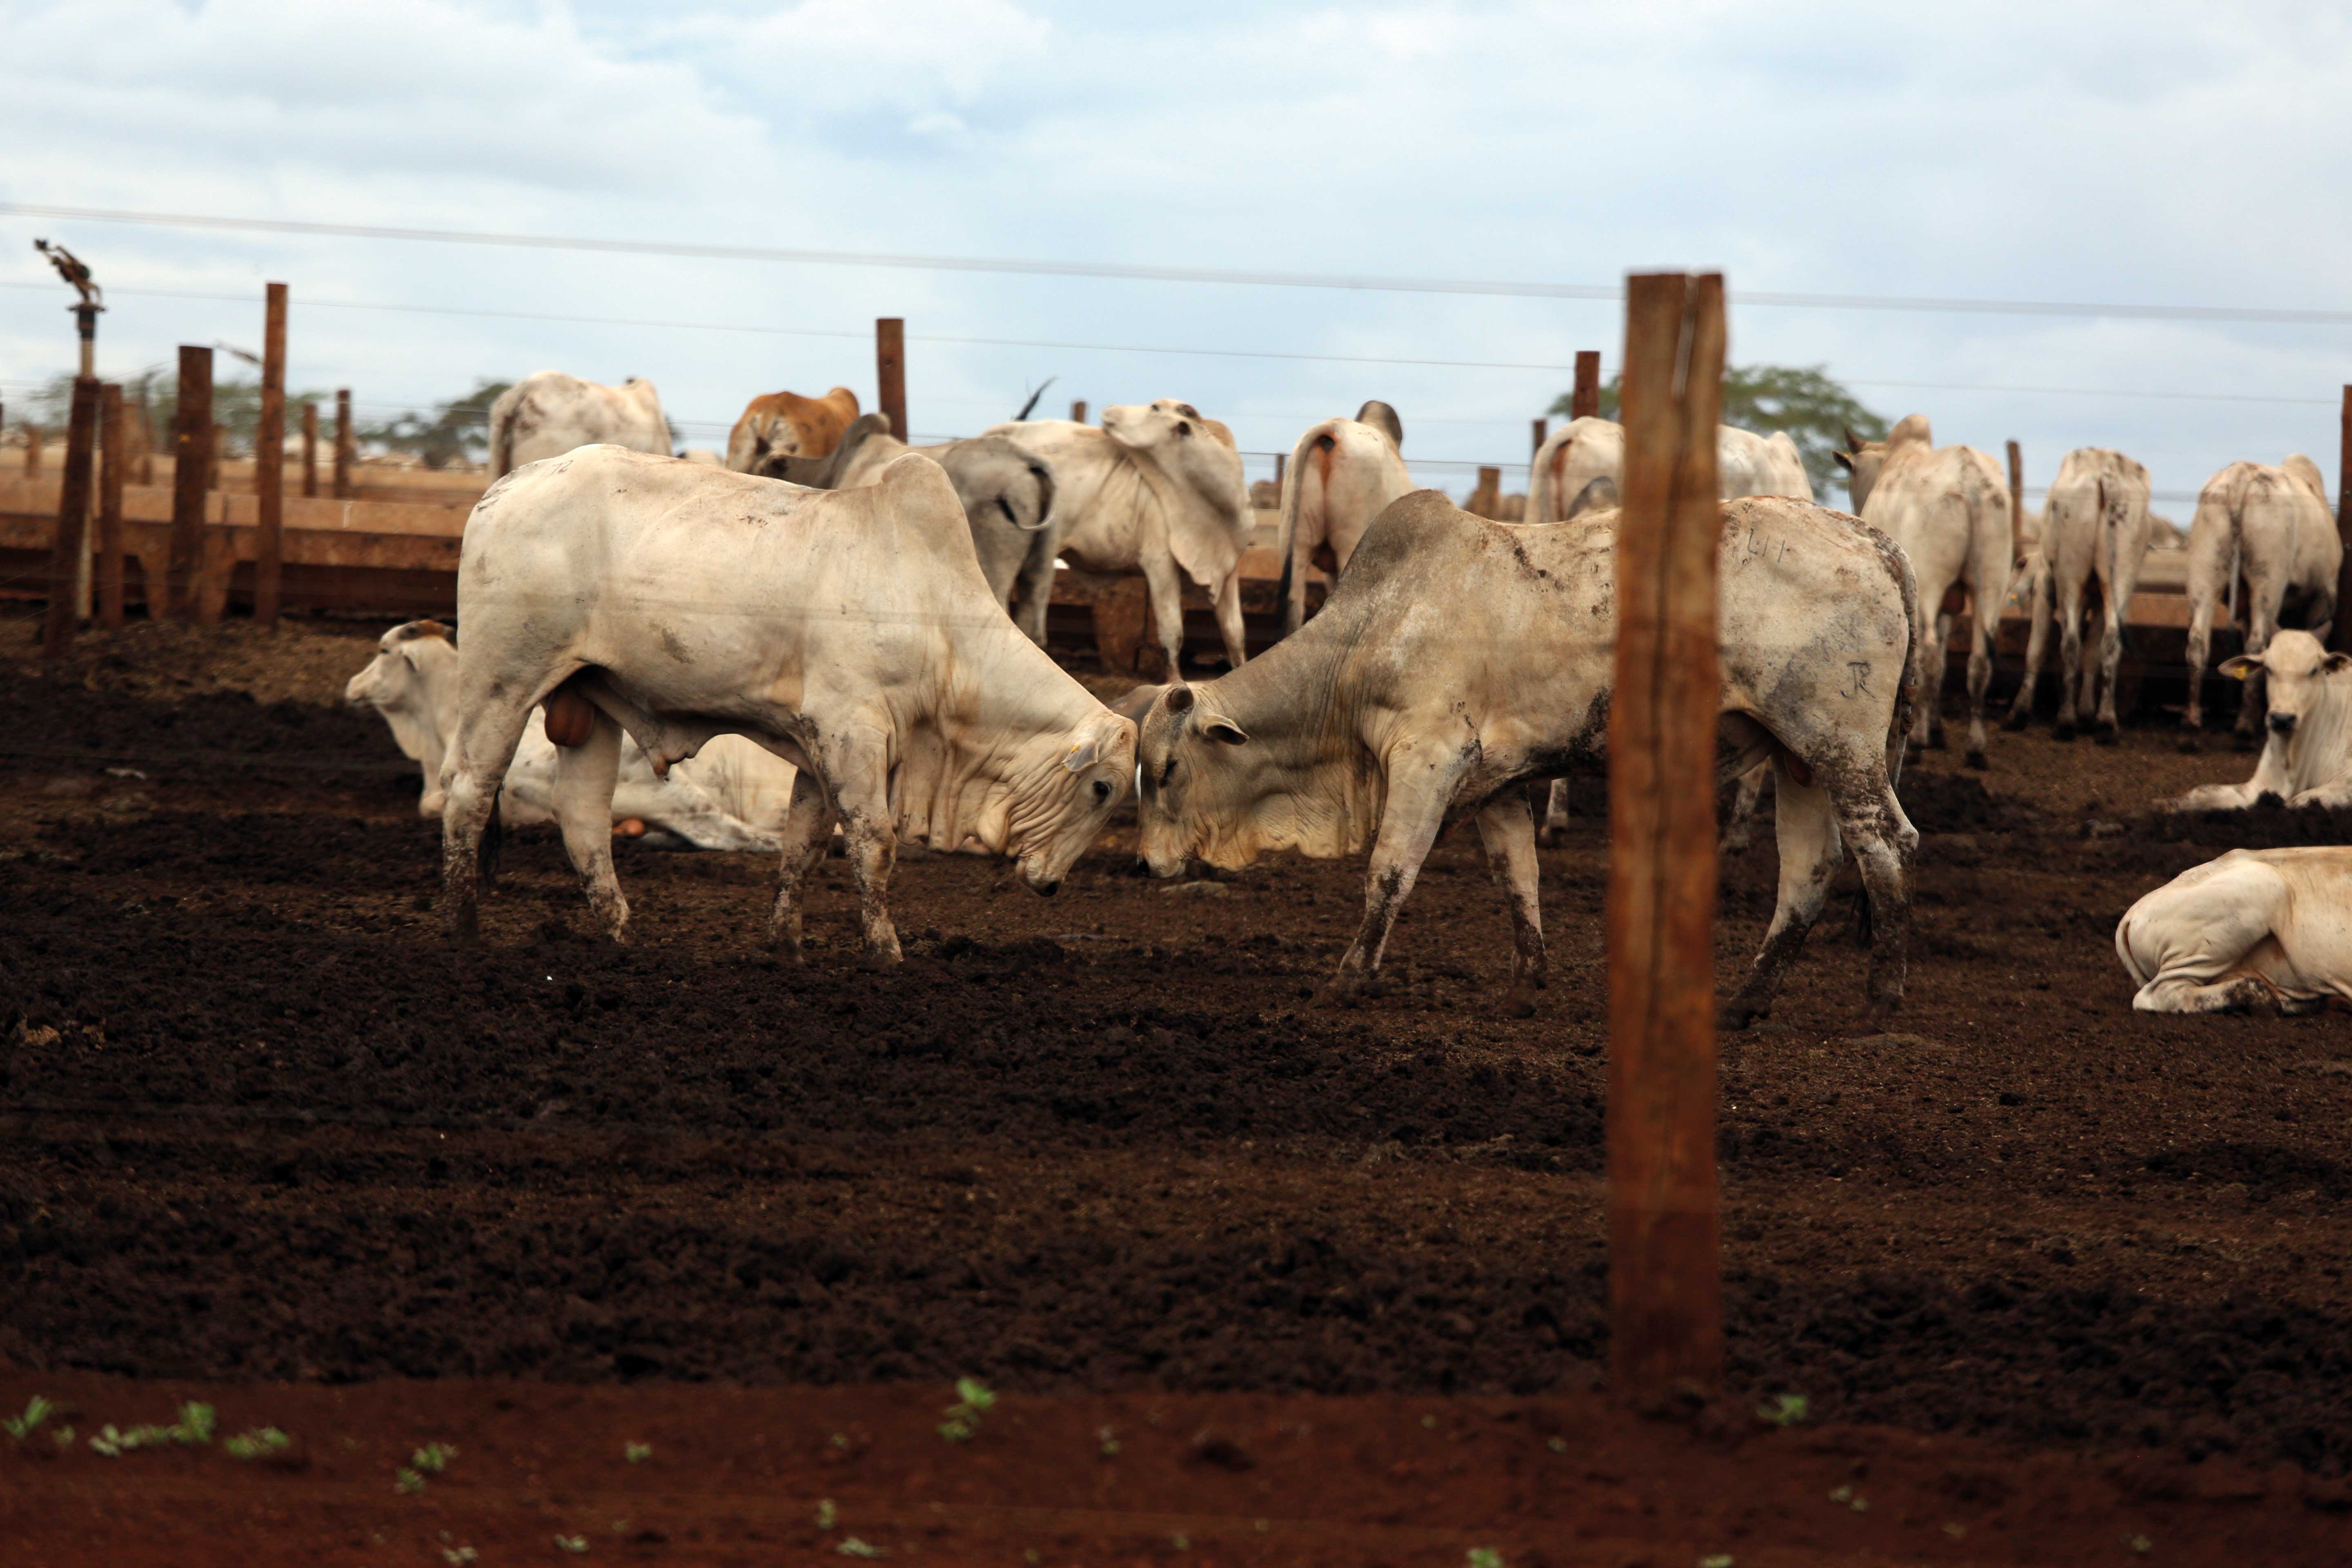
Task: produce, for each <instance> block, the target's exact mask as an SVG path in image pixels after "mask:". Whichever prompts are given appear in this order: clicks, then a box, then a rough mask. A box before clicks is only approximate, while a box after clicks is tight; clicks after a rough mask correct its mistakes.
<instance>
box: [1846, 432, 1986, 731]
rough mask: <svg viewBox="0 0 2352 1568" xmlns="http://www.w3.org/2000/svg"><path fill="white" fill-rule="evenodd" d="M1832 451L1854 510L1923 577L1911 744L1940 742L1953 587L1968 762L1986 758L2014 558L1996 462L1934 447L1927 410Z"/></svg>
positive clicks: (1849, 438) (1970, 450)
mask: <svg viewBox="0 0 2352 1568" xmlns="http://www.w3.org/2000/svg"><path fill="white" fill-rule="evenodd" d="M1846 444H1847V445H1848V446H1849V447H1852V448H1853V450H1851V451H1846V452H1840V453H1838V454H1837V460H1838V463H1839V465H1840V466H1841V467H1843V468H1844V469H1845V470H1846V483H1847V486H1848V488H1849V489H1851V491H1852V493H1853V510H1854V511H1855V513H1856V514H1857V515H1859V516H1860V517H1861V518H1862V520H1863V521H1864V522H1867V523H1869V524H1871V525H1872V526H1873V527H1874V528H1876V529H1878V530H1879V531H1881V532H1883V533H1885V534H1886V535H1887V537H1889V538H1891V539H1893V540H1894V541H1895V543H1897V544H1899V545H1901V546H1902V547H1903V552H1904V553H1905V554H1906V555H1907V556H1909V557H1910V558H1911V570H1912V572H1913V574H1915V575H1916V579H1917V581H1918V584H1919V599H1918V611H1917V613H1918V616H1919V637H1918V639H1917V647H1918V653H1919V668H1920V669H1921V671H1922V673H1923V676H1924V679H1923V680H1922V682H1921V686H1920V692H1919V696H1920V701H1919V711H1918V713H1917V715H1916V717H1915V718H1914V719H1913V720H1912V728H1911V742H1912V744H1914V745H1916V746H1940V745H1942V744H1943V743H1944V714H1943V704H1942V700H1941V699H1942V694H1943V689H1944V643H1945V639H1946V638H1947V637H1949V636H1950V635H1951V617H1952V616H1953V615H1954V614H1955V613H1956V612H1957V611H1958V607H1959V606H1958V603H1957V602H1956V601H1957V596H1958V595H1957V592H1956V591H1958V590H1963V589H1964V590H1965V591H1966V592H1967V595H1968V600H1969V606H1970V614H1969V623H1970V626H1971V631H1970V643H1969V751H1968V764H1969V766H1970V767H1972V768H1981V767H1983V766H1984V765H1985V727H1984V709H1985V688H1986V687H1987V686H1988V685H1990V683H1991V680H1992V639H1993V633H1994V632H1995V631H1996V630H1998V629H1999V627H2000V610H2001V606H2002V605H2005V604H2007V603H2008V602H2009V576H2010V568H2011V564H2012V563H2014V562H2015V560H2016V558H2017V552H2018V546H2017V539H2016V534H2015V531H2014V529H2013V527H2012V525H2011V519H2010V515H2009V486H2008V484H2007V482H2006V481H2004V480H2003V479H2002V478H2001V473H2000V465H1999V464H1997V463H1995V462H1994V461H1993V460H1992V459H1991V458H1988V457H1986V456H1985V455H1984V454H1983V453H1982V452H1979V451H1978V450H1977V449H1976V448H1975V447H1943V448H1941V449H1940V450H1938V449H1937V447H1936V444H1935V439H1934V437H1932V436H1931V435H1930V434H1929V432H1928V428H1927V416H1926V415H1924V414H1906V415H1905V416H1903V418H1901V419H1900V420H1898V421H1896V423H1895V428H1894V430H1893V431H1892V432H1891V433H1890V434H1889V435H1888V436H1887V437H1886V439H1885V440H1884V441H1857V440H1855V439H1854V437H1853V433H1852V432H1851V431H1849V432H1848V433H1847V435H1846Z"/></svg>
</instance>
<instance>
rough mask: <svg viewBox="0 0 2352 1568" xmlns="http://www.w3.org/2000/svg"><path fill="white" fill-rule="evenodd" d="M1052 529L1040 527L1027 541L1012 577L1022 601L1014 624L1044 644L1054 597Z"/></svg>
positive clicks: (1053, 544)
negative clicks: (1022, 556) (1027, 548)
mask: <svg viewBox="0 0 2352 1568" xmlns="http://www.w3.org/2000/svg"><path fill="white" fill-rule="evenodd" d="M1056 553H1057V552H1056V551H1055V541H1054V539H1053V538H1052V537H1051V531H1050V530H1041V531H1039V533H1038V534H1037V536H1036V537H1035V538H1034V540H1032V541H1031V542H1030V545H1029V553H1028V554H1027V555H1026V556H1025V557H1024V558H1023V560H1022V563H1021V573H1020V575H1019V576H1017V577H1016V578H1015V579H1014V580H1013V585H1014V589H1015V591H1016V592H1017V593H1018V594H1019V595H1020V601H1021V607H1020V610H1019V612H1018V613H1017V614H1016V615H1015V616H1013V624H1014V625H1015V626H1019V627H1020V628H1021V629H1022V630H1023V631H1024V632H1026V633H1028V634H1029V640H1030V641H1031V642H1034V643H1035V644H1036V645H1037V646H1038V647H1045V611H1046V608H1047V606H1049V605H1051V604H1052V603H1053V599H1054V563H1055V558H1056Z"/></svg>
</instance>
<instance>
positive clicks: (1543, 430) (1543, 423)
mask: <svg viewBox="0 0 2352 1568" xmlns="http://www.w3.org/2000/svg"><path fill="white" fill-rule="evenodd" d="M1550 434H1551V421H1550V420H1549V419H1538V420H1535V421H1533V422H1532V423H1531V426H1530V439H1529V441H1528V451H1529V452H1530V453H1535V452H1540V451H1542V450H1543V444H1544V437H1546V436H1549V435H1550Z"/></svg>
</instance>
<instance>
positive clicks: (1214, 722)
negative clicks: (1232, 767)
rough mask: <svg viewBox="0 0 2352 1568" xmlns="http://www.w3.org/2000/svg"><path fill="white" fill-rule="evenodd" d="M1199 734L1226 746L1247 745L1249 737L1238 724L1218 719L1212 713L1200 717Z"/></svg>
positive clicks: (1229, 720)
mask: <svg viewBox="0 0 2352 1568" xmlns="http://www.w3.org/2000/svg"><path fill="white" fill-rule="evenodd" d="M1201 733H1202V734H1203V735H1206V736H1208V737H1209V739H1211V740H1212V741H1217V742H1223V744H1225V745H1228V746H1246V745H1248V744H1249V736H1248V735H1247V734H1245V733H1244V731H1243V730H1242V727H1241V726H1240V725H1239V724H1236V723H1234V721H1232V720H1231V719H1222V718H1219V717H1218V716H1216V715H1215V714H1213V713H1203V714H1202V715H1201Z"/></svg>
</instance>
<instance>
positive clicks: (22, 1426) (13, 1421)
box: [0, 1394, 57, 1443]
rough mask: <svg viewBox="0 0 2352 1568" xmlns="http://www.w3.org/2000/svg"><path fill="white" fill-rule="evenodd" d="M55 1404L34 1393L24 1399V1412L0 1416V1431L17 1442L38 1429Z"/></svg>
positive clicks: (54, 1407)
mask: <svg viewBox="0 0 2352 1568" xmlns="http://www.w3.org/2000/svg"><path fill="white" fill-rule="evenodd" d="M55 1409H57V1406H56V1405H52V1404H50V1403H49V1402H48V1401H47V1400H46V1399H44V1398H42V1397H41V1396H40V1395H39V1394H35V1395H33V1397H32V1398H30V1399H28V1400H26V1401H25V1414H23V1415H10V1416H6V1417H0V1432H5V1433H7V1434H8V1436H11V1437H14V1438H16V1441H18V1442H19V1443H21V1442H23V1441H24V1440H25V1439H26V1438H27V1437H29V1436H32V1435H33V1434H34V1433H35V1432H37V1431H38V1430H40V1426H41V1423H42V1422H44V1421H47V1419H48V1418H49V1414H50V1412H52V1411H54V1410H55Z"/></svg>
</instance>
